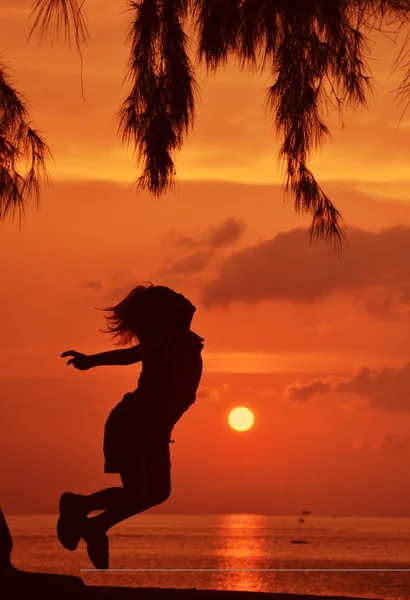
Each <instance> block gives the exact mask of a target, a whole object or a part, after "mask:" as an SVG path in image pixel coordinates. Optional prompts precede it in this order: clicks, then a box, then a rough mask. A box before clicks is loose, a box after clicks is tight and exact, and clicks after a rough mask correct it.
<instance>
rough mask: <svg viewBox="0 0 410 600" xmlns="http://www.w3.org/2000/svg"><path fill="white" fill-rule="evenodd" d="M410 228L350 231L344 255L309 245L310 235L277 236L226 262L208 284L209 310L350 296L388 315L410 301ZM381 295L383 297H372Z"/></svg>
mask: <svg viewBox="0 0 410 600" xmlns="http://www.w3.org/2000/svg"><path fill="white" fill-rule="evenodd" d="M409 247H410V227H406V226H396V227H392V228H389V229H382V230H381V231H379V232H372V231H366V230H364V229H359V228H357V227H352V228H349V232H348V237H347V243H346V244H345V245H344V248H343V250H342V253H341V255H340V256H337V254H335V253H333V252H332V251H331V249H330V247H329V245H328V244H325V243H324V242H319V243H317V244H309V239H308V234H307V230H305V229H302V228H298V229H292V230H290V231H287V232H282V233H278V234H277V235H276V236H275V237H273V238H271V239H267V240H264V241H261V242H258V243H255V244H254V245H253V246H249V247H247V248H244V249H241V250H239V251H238V252H236V253H235V254H232V255H231V256H229V257H227V258H226V259H225V260H224V261H223V262H222V265H221V269H220V274H219V276H218V277H217V278H216V279H214V280H213V281H211V282H210V283H208V284H207V285H205V287H204V288H203V290H202V301H203V303H204V305H205V306H208V307H212V306H218V305H222V306H224V305H225V306H226V305H229V304H231V303H232V302H237V301H240V302H248V303H254V302H260V301H264V300H272V301H275V300H276V301H281V300H282V301H283V300H287V301H291V302H295V303H304V304H311V303H315V302H318V301H320V300H323V299H326V298H327V297H329V296H330V295H332V294H335V293H341V292H350V293H353V294H354V297H355V298H356V300H357V301H359V302H363V301H365V302H366V301H367V306H366V305H365V306H364V307H365V308H367V310H370V311H373V312H380V311H382V312H383V311H386V310H388V309H390V308H391V306H392V303H393V302H394V303H399V304H403V303H408V302H409V296H410V292H409V285H408V281H409V277H410V253H409V252H408V248H409ZM375 289H376V290H380V289H381V290H382V292H383V293H384V295H381V296H380V297H375V298H370V300H369V293H370V292H372V293H374V290H375Z"/></svg>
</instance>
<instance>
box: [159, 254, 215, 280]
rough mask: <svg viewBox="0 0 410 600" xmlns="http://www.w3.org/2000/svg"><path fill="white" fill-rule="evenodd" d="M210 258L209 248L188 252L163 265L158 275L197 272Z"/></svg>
mask: <svg viewBox="0 0 410 600" xmlns="http://www.w3.org/2000/svg"><path fill="white" fill-rule="evenodd" d="M211 258H212V252H211V251H209V250H196V251H195V252H192V254H188V256H185V257H184V258H181V259H179V260H176V261H174V262H172V263H171V264H170V265H168V266H166V267H163V268H162V269H161V270H160V271H159V274H160V275H189V274H191V273H198V272H199V271H202V270H203V269H205V268H206V267H207V266H208V265H209V263H210V261H211Z"/></svg>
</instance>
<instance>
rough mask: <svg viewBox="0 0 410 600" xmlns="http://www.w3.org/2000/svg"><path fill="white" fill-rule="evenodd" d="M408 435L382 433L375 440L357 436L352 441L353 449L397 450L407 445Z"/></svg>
mask: <svg viewBox="0 0 410 600" xmlns="http://www.w3.org/2000/svg"><path fill="white" fill-rule="evenodd" d="M409 442H410V436H407V435H406V436H403V435H397V434H396V433H384V434H383V435H382V436H381V438H380V439H379V440H377V441H373V440H370V439H368V438H358V439H356V440H354V442H353V443H352V449H353V450H359V451H361V450H374V451H377V450H382V451H384V450H385V451H388V452H391V451H393V452H397V451H400V450H404V449H405V448H408V447H409Z"/></svg>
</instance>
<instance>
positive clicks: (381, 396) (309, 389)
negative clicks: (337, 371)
mask: <svg viewBox="0 0 410 600" xmlns="http://www.w3.org/2000/svg"><path fill="white" fill-rule="evenodd" d="M329 391H331V392H336V393H339V394H352V395H356V396H359V397H361V398H363V399H364V400H366V402H367V405H368V406H369V407H370V408H372V409H376V410H381V411H389V412H410V362H409V363H405V364H404V365H402V366H400V367H397V368H394V367H385V368H382V369H379V370H377V369H370V368H368V367H362V368H361V369H360V370H359V371H358V372H357V373H356V374H355V375H353V376H352V377H350V378H336V377H327V378H318V379H314V380H312V381H309V382H308V383H306V384H303V383H299V382H296V383H292V384H290V385H289V386H287V388H286V389H285V392H284V395H285V397H287V398H290V399H295V400H304V401H309V400H310V399H311V398H312V396H314V395H315V394H323V393H326V392H329Z"/></svg>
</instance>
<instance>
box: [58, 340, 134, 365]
mask: <svg viewBox="0 0 410 600" xmlns="http://www.w3.org/2000/svg"><path fill="white" fill-rule="evenodd" d="M66 356H71V357H72V358H70V360H69V361H67V364H68V365H73V367H75V368H76V369H79V370H80V371H86V370H87V369H92V368H93V367H99V366H103V365H132V364H133V363H136V362H140V361H141V360H142V352H141V347H140V345H139V344H138V345H136V346H131V348H121V350H109V351H108V352H101V353H100V354H91V355H87V354H82V353H81V352H76V350H66V352H63V353H62V355H61V357H62V358H65V357H66Z"/></svg>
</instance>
